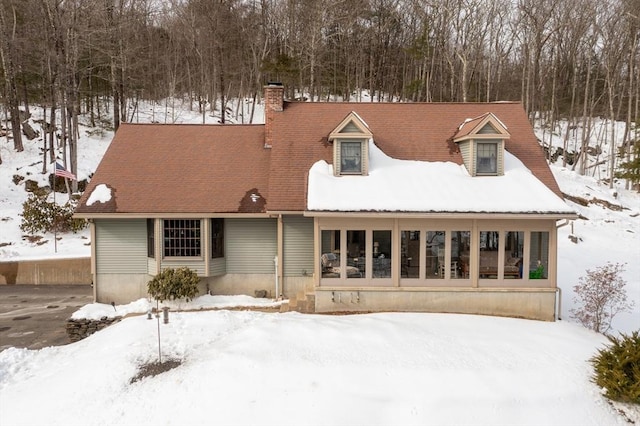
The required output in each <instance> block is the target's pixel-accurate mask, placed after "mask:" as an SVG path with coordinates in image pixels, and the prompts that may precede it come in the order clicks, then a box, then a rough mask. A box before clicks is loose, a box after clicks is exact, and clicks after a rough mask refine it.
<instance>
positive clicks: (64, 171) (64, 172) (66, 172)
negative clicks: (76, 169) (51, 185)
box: [55, 161, 78, 180]
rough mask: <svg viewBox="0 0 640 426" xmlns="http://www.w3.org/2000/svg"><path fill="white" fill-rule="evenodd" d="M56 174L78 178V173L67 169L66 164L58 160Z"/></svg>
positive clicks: (68, 177)
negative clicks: (75, 173)
mask: <svg viewBox="0 0 640 426" xmlns="http://www.w3.org/2000/svg"><path fill="white" fill-rule="evenodd" d="M55 175H56V176H62V177H63V178H67V179H73V180H78V179H77V178H76V175H74V174H73V173H71V172H70V171H69V170H67V169H65V168H64V166H63V165H62V164H60V163H58V162H57V161H56V172H55Z"/></svg>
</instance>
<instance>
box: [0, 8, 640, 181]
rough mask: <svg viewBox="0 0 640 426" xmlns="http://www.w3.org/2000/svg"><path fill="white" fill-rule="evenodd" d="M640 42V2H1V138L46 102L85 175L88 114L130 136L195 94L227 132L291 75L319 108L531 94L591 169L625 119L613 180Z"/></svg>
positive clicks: (57, 135) (575, 159)
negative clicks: (153, 114) (83, 127)
mask: <svg viewBox="0 0 640 426" xmlns="http://www.w3.org/2000/svg"><path fill="white" fill-rule="evenodd" d="M639 38H640V0H608V1H604V2H603V1H600V0H167V1H162V0H1V1H0V59H1V61H0V67H1V70H2V76H3V78H2V81H1V82H0V84H1V86H0V96H1V98H0V105H1V107H2V110H0V113H2V120H3V122H4V123H3V126H0V136H6V138H7V141H9V140H10V138H11V139H12V141H13V148H14V149H15V150H16V151H22V149H23V145H22V137H23V135H25V136H26V137H28V138H29V137H30V134H33V132H35V131H34V130H33V129H29V128H28V127H25V124H26V116H28V115H29V108H30V105H36V104H37V105H38V106H44V107H45V109H46V114H45V117H48V119H46V120H45V121H44V122H42V123H41V128H42V133H43V134H44V146H43V156H47V155H48V156H49V157H50V161H53V160H54V158H56V155H57V156H58V158H60V154H59V152H60V151H59V150H58V148H59V147H60V146H61V147H62V154H61V156H62V158H61V160H62V162H63V163H64V165H65V166H66V167H67V168H68V169H70V170H71V171H72V172H74V173H76V171H77V139H78V134H79V129H78V117H79V116H81V115H82V116H87V117H89V121H90V123H88V124H89V125H91V126H95V125H96V123H97V124H100V123H104V126H106V127H109V128H111V129H115V130H117V128H118V126H119V125H120V123H121V122H127V121H132V120H133V117H134V114H135V113H136V108H137V105H138V102H139V101H140V100H145V101H160V100H166V99H175V98H176V97H178V98H184V97H186V98H187V99H188V100H189V101H190V102H189V105H195V106H194V108H198V110H199V112H200V113H201V114H202V117H203V123H204V122H205V115H206V114H208V113H209V114H213V113H214V112H216V111H214V110H217V114H219V117H220V119H219V121H220V122H221V123H225V121H226V117H227V116H229V115H233V114H234V111H230V110H229V108H230V107H229V105H231V103H230V102H229V99H231V98H237V99H246V102H249V103H251V104H252V105H255V103H256V102H258V101H259V99H260V97H261V92H262V87H263V85H264V84H266V83H267V82H270V81H277V82H281V83H283V84H284V87H285V90H286V92H287V98H289V99H301V98H302V99H303V100H306V101H312V102H313V101H334V100H355V101H361V99H358V94H359V93H361V91H362V90H366V91H368V93H370V94H371V95H372V96H371V98H370V99H371V101H421V102H489V101H501V100H517V101H521V102H522V104H523V106H524V108H525V109H526V111H527V113H528V114H529V115H530V118H531V120H532V121H533V120H534V119H542V120H544V121H545V123H546V125H547V126H548V127H549V128H550V129H553V128H555V125H554V123H555V122H556V121H558V120H568V121H569V126H566V129H567V130H566V135H564V141H565V144H564V152H567V147H568V141H569V139H570V137H573V138H576V137H579V138H580V139H581V143H579V145H578V149H576V150H575V152H573V153H572V154H571V155H563V156H562V158H563V160H562V161H563V162H564V163H565V164H563V165H566V163H569V164H570V165H572V167H573V168H574V169H575V170H577V171H578V172H579V173H581V174H585V173H587V172H588V169H589V168H590V167H592V166H593V164H589V162H588V161H587V150H588V149H591V148H589V146H588V140H589V138H590V136H591V132H592V130H591V129H592V125H591V120H592V119H593V118H594V117H602V118H607V119H610V120H612V122H613V121H623V122H625V123H626V125H625V127H624V135H619V134H617V135H616V134H614V132H615V131H616V130H615V128H616V126H613V125H612V126H611V127H610V131H607V132H604V133H603V135H602V138H604V139H607V138H610V140H611V141H614V140H620V139H622V141H623V143H622V145H621V146H620V147H619V149H618V151H617V152H616V151H615V150H612V151H611V155H610V158H608V159H606V161H608V162H610V164H609V166H610V167H609V170H611V176H609V177H608V179H609V182H613V177H614V175H613V173H614V171H615V170H616V169H617V167H616V166H617V164H618V163H622V162H629V161H630V159H633V158H634V156H633V146H634V143H635V144H636V145H637V142H635V141H637V140H638V134H637V132H638V129H637V127H636V126H635V125H634V123H637V121H638V114H639V113H638V109H639V103H640V102H639V99H640V85H639V81H640V49H639V46H638V45H639ZM301 94H304V95H301ZM238 104H239V103H238ZM250 111H251V113H249V114H248V116H245V114H244V113H239V112H238V110H236V111H235V117H234V121H235V122H242V123H251V122H254V117H253V109H250ZM238 114H240V116H238ZM51 123H55V124H53V125H52V124H51ZM27 126H28V125H27ZM577 127H580V128H581V129H582V130H583V131H581V132H580V133H579V134H578V133H575V132H574V133H573V134H572V135H570V133H571V132H572V130H575V129H576V128H577ZM618 131H619V130H618ZM577 135H579V136H577ZM543 143H544V141H543ZM574 146H575V142H574ZM548 154H549V155H552V154H553V153H551V152H548ZM1 161H2V159H1V158H0V163H1ZM46 163H47V162H46V161H45V162H43V172H44V167H46ZM76 184H77V183H75V182H74V185H76ZM73 189H77V188H73Z"/></svg>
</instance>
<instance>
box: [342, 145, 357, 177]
mask: <svg viewBox="0 0 640 426" xmlns="http://www.w3.org/2000/svg"><path fill="white" fill-rule="evenodd" d="M340 172H341V173H343V174H362V142H360V141H358V142H341V143H340Z"/></svg>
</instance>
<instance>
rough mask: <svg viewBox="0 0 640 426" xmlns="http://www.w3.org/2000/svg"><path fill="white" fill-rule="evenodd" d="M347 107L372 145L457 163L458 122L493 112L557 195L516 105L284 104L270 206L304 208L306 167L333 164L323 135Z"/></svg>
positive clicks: (403, 155)
mask: <svg viewBox="0 0 640 426" xmlns="http://www.w3.org/2000/svg"><path fill="white" fill-rule="evenodd" d="M351 111H354V112H356V113H357V114H358V116H360V117H361V118H362V120H364V121H365V122H366V123H367V125H368V127H369V129H370V130H371V132H372V133H373V139H374V142H375V143H376V145H377V146H378V147H379V148H380V149H382V151H383V152H385V153H386V154H387V155H389V156H390V157H393V158H398V159H404V160H422V161H450V162H453V163H456V164H463V161H462V156H461V155H460V152H459V150H458V147H457V145H456V144H455V143H453V137H454V135H455V134H456V133H457V132H458V129H459V127H460V125H461V124H462V123H464V121H465V120H466V119H468V118H476V117H479V116H482V115H484V114H485V113H488V112H491V113H493V114H494V115H495V116H496V117H497V118H498V119H499V120H500V121H501V122H502V123H504V125H505V126H506V127H507V128H508V130H509V133H510V135H511V137H510V138H509V139H507V140H506V142H505V147H506V149H507V151H509V152H510V153H512V154H513V155H515V156H516V157H518V158H519V159H520V160H521V161H522V162H523V163H524V164H525V166H527V167H528V168H529V169H530V170H531V171H532V172H533V173H534V175H535V176H536V177H537V178H538V179H539V180H540V181H542V182H543V183H544V184H545V185H547V186H548V187H549V188H550V189H551V190H552V191H554V192H555V193H556V194H557V195H558V196H560V197H561V192H560V189H559V187H558V185H557V183H556V181H555V179H554V177H553V175H552V174H551V170H550V169H549V166H548V165H547V163H546V160H545V158H544V155H543V152H542V148H541V147H540V145H539V144H538V143H537V141H536V137H535V135H534V133H533V129H532V128H531V125H530V124H529V121H528V119H527V115H526V113H525V111H524V109H523V108H522V106H521V104H520V103H516V102H498V103H302V102H285V106H284V111H283V112H281V113H279V114H276V115H275V117H274V141H273V148H272V151H273V152H272V154H271V169H270V173H269V188H270V199H269V210H281V211H296V210H304V209H305V207H306V200H305V197H306V185H307V173H308V170H309V168H310V167H311V165H312V164H313V163H314V162H316V161H317V160H319V159H324V160H326V161H327V162H329V163H331V162H332V149H333V148H332V145H331V144H330V143H329V142H328V141H327V136H328V135H329V133H330V132H331V131H332V130H333V129H334V128H335V126H336V125H337V124H338V123H340V121H341V120H342V119H344V117H345V116H346V115H347V114H349V113H350V112H351Z"/></svg>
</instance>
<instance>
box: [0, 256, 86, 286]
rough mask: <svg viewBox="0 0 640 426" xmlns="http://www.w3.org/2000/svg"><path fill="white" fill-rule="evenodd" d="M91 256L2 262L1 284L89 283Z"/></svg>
mask: <svg viewBox="0 0 640 426" xmlns="http://www.w3.org/2000/svg"><path fill="white" fill-rule="evenodd" d="M91 283H92V276H91V258H88V257H87V258H73V259H46V260H21V261H19V262H0V284H8V285H14V284H31V285H76V284H77V285H89V284H91Z"/></svg>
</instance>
